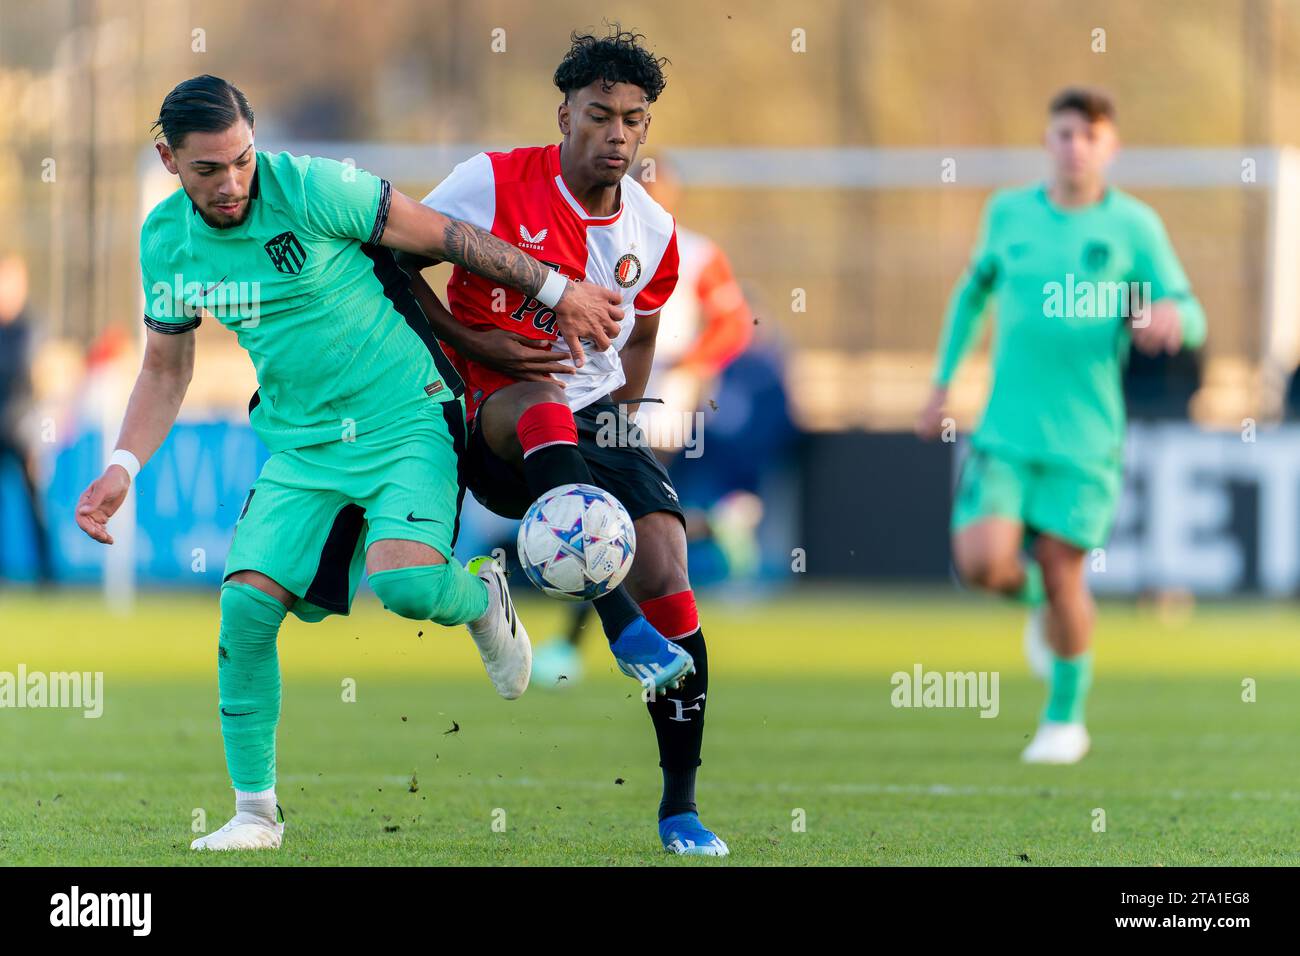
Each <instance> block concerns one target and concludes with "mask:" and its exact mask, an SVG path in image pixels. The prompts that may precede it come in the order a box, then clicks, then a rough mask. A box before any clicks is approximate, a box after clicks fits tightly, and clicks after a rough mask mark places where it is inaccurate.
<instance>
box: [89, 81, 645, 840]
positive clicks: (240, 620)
mask: <svg viewBox="0 0 1300 956" xmlns="http://www.w3.org/2000/svg"><path fill="white" fill-rule="evenodd" d="M157 125H158V126H160V127H161V129H162V134H163V138H164V142H161V143H159V144H158V152H159V155H160V157H161V159H162V163H163V165H164V166H165V167H166V168H167V170H168V171H169V172H170V173H172V174H174V175H178V176H179V177H180V181H181V186H182V189H181V190H178V191H177V192H175V193H173V194H172V195H171V196H170V197H168V198H167V199H165V200H163V201H162V202H161V203H159V204H158V205H157V206H155V207H154V209H153V211H152V212H151V213H150V214H149V217H148V219H147V220H146V221H145V224H144V227H143V228H142V230H141V235H140V267H141V272H142V274H143V280H144V292H145V316H144V323H145V326H146V328H147V333H146V335H147V339H146V345H145V353H144V360H143V365H142V368H141V371H140V374H139V376H138V377H137V379H136V383H135V387H134V390H133V391H132V393H131V399H130V402H129V404H128V406H127V410H126V416H125V419H124V421H123V424H122V429H121V433H120V435H119V438H118V441H117V446H116V451H114V453H113V455H112V457H111V459H110V462H109V464H108V466H107V467H106V468H105V469H104V472H103V474H102V475H101V476H100V477H99V478H98V479H96V480H95V481H94V482H92V483H91V485H90V486H89V487H88V488H87V489H86V491H85V493H84V494H83V495H82V497H81V500H80V501H79V502H78V507H77V511H76V517H77V523H78V524H79V526H80V527H81V528H82V529H83V530H84V531H85V532H86V533H87V534H88V535H90V537H92V538H94V539H95V540H97V541H100V542H103V543H105V544H112V542H113V539H112V536H111V535H110V534H109V533H108V529H107V524H108V521H109V518H110V517H111V516H112V515H113V514H114V513H115V512H116V511H117V509H118V508H119V507H120V506H121V504H122V502H123V501H124V499H125V497H126V493H127V490H128V488H129V487H130V484H131V481H132V480H133V478H134V477H135V474H136V473H137V472H138V471H139V468H140V464H141V462H145V461H147V460H148V459H149V457H150V456H151V455H152V454H153V453H154V452H155V451H157V449H158V447H159V446H160V445H161V444H162V442H163V440H164V439H165V438H166V436H167V433H168V431H169V430H170V429H171V426H172V424H173V423H174V422H175V420H176V416H177V413H178V411H179V409H180V406H181V402H182V400H183V399H184V396H185V392H186V389H187V387H188V385H189V382H190V378H191V375H192V372H193V367H194V352H195V347H194V335H193V331H194V329H195V328H196V327H197V326H198V325H199V323H200V321H201V320H202V318H204V317H213V318H217V319H219V320H220V321H221V323H222V324H223V325H225V326H226V327H227V328H229V329H231V330H232V331H233V332H234V333H235V335H236V336H237V338H238V340H239V344H240V345H241V346H242V347H243V348H244V349H245V350H247V352H248V353H249V357H250V358H251V359H252V360H253V364H254V366H255V368H256V369H257V380H258V391H257V393H256V394H255V395H254V396H253V399H252V401H251V402H250V404H249V417H250V420H251V422H252V425H253V427H254V429H255V430H256V432H257V434H258V436H259V437H260V438H261V439H262V441H263V442H264V443H265V444H266V446H267V447H268V449H269V450H270V451H271V456H270V458H269V459H268V460H267V462H266V464H265V466H264V467H263V469H262V473H261V475H260V476H259V477H258V479H257V481H256V483H255V484H254V485H253V487H252V489H251V490H250V491H249V493H248V497H247V499H246V500H245V502H244V505H243V509H242V512H241V514H240V516H239V520H238V522H237V524H236V528H235V537H234V540H233V542H232V544H231V548H230V552H229V555H228V557H227V561H226V568H225V574H224V578H223V584H222V587H221V597H220V604H221V625H220V636H219V639H218V647H217V664H218V668H217V673H218V684H219V690H220V706H219V709H220V715H221V717H220V719H221V731H222V738H223V740H224V743H225V751H226V764H227V768H228V769H229V771H230V777H231V781H232V783H233V785H234V789H235V811H236V812H235V816H234V818H233V819H232V820H231V821H230V822H229V823H227V824H226V825H225V826H223V827H222V828H221V829H219V830H217V831H216V832H214V833H211V834H208V835H207V836H204V837H200V838H199V839H197V840H195V841H194V843H193V848H194V849H211V850H231V849H262V848H277V847H279V846H280V843H281V839H282V834H283V827H284V825H283V823H282V822H277V820H276V812H277V805H276V798H275V772H276V764H275V733H276V726H277V724H278V722H279V717H280V671H279V662H278V657H277V653H276V640H277V635H278V632H279V628H280V624H281V622H282V621H283V620H284V617H285V615H286V613H287V612H288V611H293V612H294V613H295V614H296V615H298V617H300V618H302V619H303V620H307V621H318V620H321V619H322V618H324V617H325V616H326V615H328V614H346V613H348V611H349V609H350V607H351V602H352V598H353V596H354V595H355V593H356V587H357V584H358V582H359V579H360V574H361V570H362V568H363V567H364V568H365V569H366V571H367V572H368V574H369V580H370V584H371V587H372V588H373V589H374V591H375V594H376V595H377V596H378V597H379V598H380V600H381V601H382V602H383V603H384V605H385V606H386V607H387V608H388V609H389V610H391V611H394V612H395V613H397V614H400V615H401V616H403V617H406V618H410V619H413V620H432V621H435V622H437V623H440V624H443V625H455V624H465V625H467V627H468V629H469V632H470V635H471V637H472V638H473V640H474V642H475V644H476V645H477V647H478V650H479V653H480V655H481V656H482V658H483V662H484V665H485V667H486V669H487V672H488V676H489V677H490V678H491V680H492V683H493V685H494V686H495V687H496V690H497V692H498V693H499V694H500V695H501V696H503V697H505V698H507V699H512V698H515V697H518V696H519V695H520V694H522V693H523V691H524V689H525V688H526V687H527V685H528V677H529V673H530V669H531V661H532V655H531V649H530V647H529V643H528V635H527V633H526V632H525V631H524V629H523V627H522V626H521V625H520V624H519V621H518V618H517V616H516V615H515V612H514V608H513V605H512V604H511V601H510V595H509V592H508V590H507V588H506V581H505V575H504V572H503V571H502V570H501V569H500V568H499V567H498V566H497V564H496V562H494V561H492V560H491V559H488V558H476V559H474V560H472V561H471V562H470V564H469V567H468V569H466V568H463V567H461V566H460V564H459V563H458V562H456V561H454V560H453V559H452V546H453V543H454V540H455V535H456V523H457V520H458V514H459V508H460V503H461V497H462V496H463V493H464V485H463V484H462V483H461V481H460V467H459V457H460V455H461V454H462V453H463V451H464V447H465V411H464V404H463V399H462V397H461V396H462V393H463V385H462V383H461V381H460V378H459V376H458V375H457V374H456V372H455V370H454V369H453V368H452V366H451V364H450V363H449V362H448V361H447V360H446V357H445V356H444V354H443V353H442V350H441V347H440V346H439V344H438V342H437V340H436V339H435V338H434V337H433V335H432V333H431V331H430V328H429V325H428V322H427V320H426V318H425V316H424V313H423V312H422V311H421V310H420V308H419V305H418V304H417V303H416V302H415V300H414V298H413V297H412V296H411V294H410V292H409V290H408V288H407V286H408V281H409V280H408V277H407V275H406V274H405V273H404V272H402V271H401V270H400V269H399V268H398V266H397V264H396V259H395V258H394V255H393V252H392V250H401V251H404V252H408V253H412V254H415V255H424V256H429V257H436V258H440V259H445V260H450V261H452V262H456V263H458V264H460V265H462V266H464V267H465V268H467V269H469V270H471V271H472V272H475V273H477V274H480V275H483V276H486V277H488V278H490V279H492V280H493V281H498V282H500V283H501V284H502V285H503V286H512V287H514V288H518V289H520V290H521V291H523V292H524V293H525V294H529V295H534V296H536V297H537V298H538V299H539V300H547V299H551V300H554V302H555V308H556V311H557V314H558V322H559V326H560V327H561V328H563V329H564V330H565V332H564V334H565V336H566V338H567V337H570V336H572V337H573V340H574V344H578V336H582V337H585V338H587V339H588V340H589V341H591V342H593V343H594V344H595V346H596V347H597V348H600V349H603V348H606V347H608V345H609V339H610V337H612V335H613V334H616V333H617V328H618V326H617V321H618V319H619V318H620V317H621V312H620V311H619V310H618V309H617V308H616V307H615V304H616V303H618V302H619V297H618V296H617V295H615V294H614V293H613V292H610V291H608V290H605V289H601V288H599V287H597V286H594V285H591V284H589V283H578V282H570V281H568V280H566V279H563V277H559V276H558V275H557V273H555V272H553V271H552V270H550V269H548V268H547V267H546V266H545V265H543V264H542V263H540V262H538V261H537V260H536V259H534V258H533V257H531V256H529V255H527V254H526V253H523V252H520V251H519V250H517V249H515V248H513V247H511V246H509V245H507V244H505V243H503V242H501V241H500V240H498V239H496V238H494V237H493V236H492V235H490V234H489V233H487V232H485V231H484V230H481V229H478V228H477V227H474V226H472V225H469V224H467V223H463V222H459V221H458V220H455V219H451V218H448V217H446V216H443V215H442V214H440V213H438V212H435V211H434V210H432V209H430V208H428V207H427V206H423V205H421V204H420V203H418V202H415V201H414V200H412V199H410V198H408V197H406V196H404V195H402V194H401V193H399V192H397V191H396V190H394V189H392V187H391V186H390V185H389V183H388V182H387V181H385V180H382V179H379V178H377V177H375V176H373V175H371V174H369V173H367V172H363V171H361V170H357V169H355V168H353V167H351V166H348V165H345V164H343V163H338V162H335V161H333V160H326V159H320V158H314V157H307V156H292V155H290V154H288V153H279V154H272V153H266V152H257V151H256V150H255V148H254V145H253V111H252V109H251V108H250V107H249V105H248V101H247V99H246V98H245V97H244V95H243V93H241V92H240V91H239V90H238V89H237V88H236V87H234V86H232V85H231V84H230V83H228V82H226V81H225V80H222V79H219V78H217V77H213V76H199V77H195V78H193V79H191V80H187V81H185V82H184V83H181V84H180V85H179V86H177V87H176V88H175V89H174V90H172V92H171V93H169V94H168V96H167V98H166V99H165V100H164V101H163V105H162V110H161V112H160V114H159V120H158V123H157ZM579 352H581V347H580V346H579Z"/></svg>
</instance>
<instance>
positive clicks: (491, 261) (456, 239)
mask: <svg viewBox="0 0 1300 956" xmlns="http://www.w3.org/2000/svg"><path fill="white" fill-rule="evenodd" d="M442 242H443V246H444V247H445V248H444V249H443V251H442V253H441V255H442V257H443V258H444V259H446V260H447V261H449V262H454V263H456V264H457V265H461V266H464V267H465V268H466V269H468V270H469V271H470V272H473V273H476V274H477V275H481V276H483V277H484V278H487V279H492V280H494V281H496V282H500V283H501V284H502V285H508V286H512V287H513V288H516V289H518V290H520V291H521V292H523V293H525V294H526V295H529V296H533V295H536V294H537V293H538V292H540V291H541V289H542V284H543V283H544V282H545V281H546V275H547V272H548V270H547V267H546V266H545V265H543V264H542V263H541V262H538V261H537V260H536V259H534V258H533V257H532V256H530V255H528V254H527V253H526V252H520V251H519V250H518V249H516V248H515V247H514V246H511V245H508V244H507V243H504V242H502V241H501V240H500V239H498V238H497V237H496V236H494V235H492V233H490V232H487V231H486V230H484V229H480V228H479V227H478V226H475V225H471V224H470V223H468V222H461V221H460V220H459V219H448V220H447V227H446V229H445V230H443V236H442Z"/></svg>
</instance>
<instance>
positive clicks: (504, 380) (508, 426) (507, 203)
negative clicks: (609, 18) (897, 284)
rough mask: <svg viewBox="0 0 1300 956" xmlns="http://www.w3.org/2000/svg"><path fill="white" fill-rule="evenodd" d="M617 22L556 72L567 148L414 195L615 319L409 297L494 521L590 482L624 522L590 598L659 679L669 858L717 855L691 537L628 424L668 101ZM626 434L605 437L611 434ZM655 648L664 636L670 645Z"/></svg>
mask: <svg viewBox="0 0 1300 956" xmlns="http://www.w3.org/2000/svg"><path fill="white" fill-rule="evenodd" d="M643 39H644V38H643V37H641V36H640V35H637V34H634V33H629V32H624V31H621V30H620V29H619V28H618V27H615V28H614V29H613V31H612V32H611V33H610V34H609V35H608V36H604V37H596V36H592V35H579V34H576V33H575V34H574V35H573V37H572V45H571V47H570V49H569V51H568V53H567V54H566V55H565V57H564V59H563V61H562V62H561V63H560V65H559V68H558V69H557V70H556V72H555V84H556V86H557V87H558V88H559V89H560V91H561V93H563V94H564V99H563V101H562V102H561V103H560V106H559V111H558V120H559V128H560V132H561V134H562V137H563V139H562V141H561V142H560V143H559V144H558V145H550V146H538V147H525V148H521V149H516V150H513V151H510V152H504V153H479V154H477V155H475V156H472V157H470V158H469V159H467V160H466V161H464V162H463V163H461V164H460V165H458V166H457V167H456V168H455V169H454V170H453V171H452V173H451V175H450V176H448V177H447V179H445V180H444V181H443V182H442V183H441V184H439V185H438V186H437V187H436V188H435V189H434V190H433V191H432V192H431V193H430V194H429V195H428V196H427V197H426V198H425V200H424V202H425V204H426V205H429V206H432V207H433V208H434V209H437V210H438V211H440V212H442V213H443V214H444V215H453V216H455V217H457V218H459V219H464V220H466V221H468V222H472V223H474V224H475V225H478V226H480V227H482V228H483V229H485V230H489V231H491V232H492V233H493V234H494V235H496V236H498V237H499V238H502V239H504V240H505V241H506V242H510V243H513V244H514V245H516V246H518V247H519V248H520V249H523V250H525V251H527V252H528V253H530V254H531V255H533V256H534V257H536V258H537V259H539V260H541V261H542V262H544V263H546V264H547V265H549V266H550V267H551V268H552V269H554V270H555V272H556V276H557V277H562V278H557V281H563V280H571V281H580V280H583V279H587V280H589V281H592V282H595V283H597V284H600V285H603V286H605V287H606V288H609V289H613V290H615V291H618V292H621V294H622V296H623V305H624V318H623V321H622V322H620V323H618V324H617V327H613V323H611V327H610V328H609V329H608V330H607V331H608V338H607V339H606V340H602V339H601V338H599V337H597V338H596V339H595V341H593V342H591V343H588V347H584V345H583V343H581V342H579V341H578V340H577V339H576V338H573V337H566V336H565V335H564V333H563V331H562V330H561V331H560V332H559V334H557V330H556V324H555V315H554V313H553V311H552V310H550V309H548V308H546V307H545V306H543V305H542V304H541V303H540V302H538V301H537V299H536V298H530V297H528V296H524V295H522V294H520V293H518V292H516V291H515V290H513V289H508V288H503V287H501V286H499V285H494V284H493V283H492V282H490V281H482V280H480V279H479V278H478V277H477V276H475V275H472V274H471V273H468V272H466V271H465V270H464V269H461V268H459V267H457V268H456V269H455V270H454V271H453V272H452V275H451V278H450V280H449V282H448V284H447V298H448V304H449V306H450V311H448V310H447V309H446V308H444V307H443V306H442V304H441V303H440V302H439V301H438V299H437V297H436V296H435V295H434V293H433V292H432V290H430V289H429V287H428V285H427V284H426V283H425V282H424V280H423V279H422V278H421V277H420V274H419V270H418V268H414V267H415V266H420V265H423V264H424V263H414V262H413V263H409V265H410V266H412V268H410V270H409V271H410V272H411V274H412V290H413V291H414V293H415V294H416V296H417V298H418V299H419V300H420V303H421V305H422V306H423V307H424V311H425V313H426V315H428V317H429V321H430V322H431V323H432V325H433V327H434V331H435V332H436V334H437V335H438V337H439V338H440V339H441V340H442V341H443V343H444V346H445V347H446V348H447V351H448V354H449V356H450V358H451V359H452V362H453V364H454V365H455V366H456V369H457V371H458V372H459V373H460V375H461V377H462V378H463V379H464V380H465V398H466V410H467V414H468V417H469V439H468V444H467V448H466V450H465V453H464V456H463V462H464V467H465V471H466V476H465V477H466V483H467V484H468V486H469V488H470V490H471V491H473V493H474V495H475V497H476V498H478V500H479V501H480V502H482V503H483V504H484V505H485V506H486V507H488V508H489V509H490V510H492V511H494V512H496V513H497V514H500V515H503V516H506V517H513V518H518V517H521V516H522V515H523V514H524V512H525V511H526V510H527V509H528V507H529V505H531V504H532V502H533V501H534V500H536V499H537V498H538V497H540V496H541V495H543V494H544V493H545V492H547V491H549V490H550V489H552V488H554V487H557V486H559V485H565V484H570V483H586V484H591V485H595V486H596V487H598V488H601V489H602V490H604V491H606V492H608V493H610V494H612V495H613V496H614V497H616V498H617V499H618V500H619V501H620V502H622V504H623V506H624V507H625V508H627V510H628V512H629V514H630V515H631V516H632V518H633V519H634V521H635V524H636V538H637V551H636V557H635V559H634V561H633V564H632V568H631V571H630V572H629V574H628V577H627V579H626V581H625V582H624V584H623V585H622V586H621V587H620V588H618V589H616V590H615V591H614V592H612V593H610V594H607V595H605V596H604V597H601V598H599V599H597V600H596V601H595V602H594V604H595V607H596V611H597V613H598V614H599V615H600V618H601V624H602V626H603V628H604V631H605V634H606V637H608V639H609V641H610V650H611V652H612V653H613V654H614V657H615V660H616V661H617V662H618V664H619V667H620V669H622V670H623V672H624V673H627V674H629V676H634V677H638V678H639V679H643V675H645V674H647V673H649V674H652V675H654V677H655V680H654V683H655V685H656V686H655V691H654V693H652V694H649V695H647V696H648V698H649V699H648V707H649V711H650V717H651V720H652V722H653V724H654V729H655V734H656V737H657V738H658V743H659V755H660V766H661V768H662V769H663V779H664V789H663V797H662V800H661V802H660V806H659V834H660V838H661V840H662V842H663V844H664V847H665V848H666V849H667V850H669V851H671V852H675V853H681V854H691V855H709V856H725V855H726V854H727V853H728V849H727V846H726V844H725V843H724V842H723V841H722V840H721V839H719V838H718V837H717V836H716V835H715V834H714V833H713V832H712V831H710V830H708V829H707V828H706V827H704V825H703V824H702V823H701V822H700V819H699V816H698V813H697V811H696V803H695V776H696V769H697V767H698V766H699V765H700V750H701V743H702V740H703V734H704V709H705V700H706V696H707V687H708V662H707V656H706V652H705V644H704V634H703V632H702V631H701V629H700V624H699V618H698V614H697V612H696V607H695V597H694V595H693V593H692V591H691V585H690V580H689V578H688V577H687V571H686V533H685V527H684V516H683V513H682V510H681V507H680V505H679V503H678V501H677V493H676V491H675V490H674V489H673V486H672V481H671V480H670V479H669V477H668V473H667V471H665V470H664V468H663V466H662V465H661V464H660V463H659V461H658V460H657V459H656V458H655V456H654V454H653V452H652V451H651V449H650V448H649V447H648V443H646V442H645V441H644V440H642V439H643V436H641V435H640V433H639V432H638V430H637V428H636V425H635V424H634V423H633V422H632V421H631V420H630V415H632V414H634V413H633V411H632V410H633V409H634V408H635V407H636V405H637V400H638V399H641V398H643V397H644V389H645V386H646V382H647V381H648V379H649V375H650V367H651V362H652V360H653V357H654V344H655V335H656V332H657V330H658V324H659V311H660V309H661V308H662V307H663V305H664V303H665V302H666V301H667V299H668V297H669V296H670V295H671V294H672V292H673V289H674V287H675V286H676V284H677V266H678V255H677V234H676V225H675V223H674V221H673V217H672V216H671V215H669V214H668V213H667V212H666V211H665V210H664V209H663V208H662V207H661V206H660V205H659V204H658V203H656V202H655V201H654V200H653V199H651V198H650V196H649V195H648V194H647V193H646V190H645V189H644V188H643V187H642V186H641V184H640V183H639V182H637V180H636V179H635V178H634V177H633V176H632V175H629V173H630V170H631V169H632V166H633V163H634V162H635V159H636V153H637V149H638V148H639V147H640V146H641V145H642V144H643V143H644V142H645V139H646V133H647V131H648V130H649V127H650V106H651V104H652V103H654V102H655V100H656V99H657V98H658V96H659V94H660V93H661V92H662V91H663V88H664V85H665V80H664V75H663V65H664V63H665V62H666V61H665V60H662V59H660V58H658V57H656V56H654V55H653V54H652V53H651V52H650V51H648V50H647V49H646V48H645V47H644V46H642V45H641V43H642V40H643ZM611 434H612V435H615V436H626V438H627V440H618V441H613V442H611V441H610V440H609V436H610V435H611ZM665 638H667V640H665Z"/></svg>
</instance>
